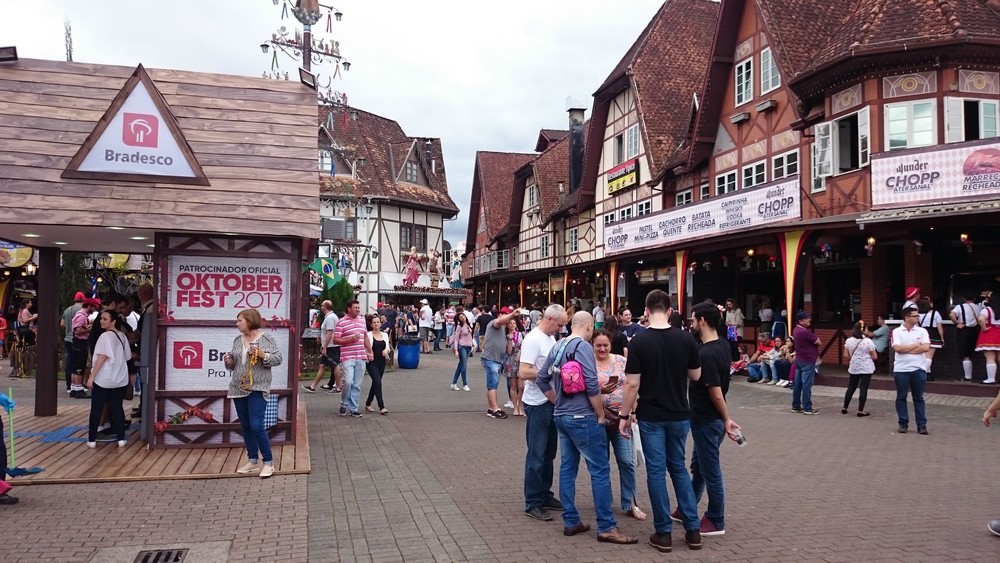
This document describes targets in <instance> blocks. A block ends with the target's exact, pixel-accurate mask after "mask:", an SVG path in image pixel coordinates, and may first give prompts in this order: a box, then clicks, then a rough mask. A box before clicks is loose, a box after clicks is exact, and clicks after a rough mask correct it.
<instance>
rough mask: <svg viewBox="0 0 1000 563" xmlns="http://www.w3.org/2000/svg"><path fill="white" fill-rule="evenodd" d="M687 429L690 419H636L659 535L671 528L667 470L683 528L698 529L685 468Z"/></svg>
mask: <svg viewBox="0 0 1000 563" xmlns="http://www.w3.org/2000/svg"><path fill="white" fill-rule="evenodd" d="M690 428H691V421H690V420H673V421H664V422H644V421H642V420H640V421H639V438H640V439H641V440H642V451H643V453H644V454H645V456H646V488H647V489H648V490H649V502H650V505H651V506H652V508H653V528H654V529H655V530H656V533H658V534H669V533H670V530H671V523H670V495H669V494H668V493H667V472H668V471H669V472H670V481H671V482H672V483H673V485H674V495H676V496H677V508H678V509H680V513H681V519H682V520H683V521H684V529H685V530H697V529H698V528H699V527H700V521H699V520H698V501H697V499H695V496H694V489H693V488H692V487H691V475H690V474H689V473H688V471H687V468H686V467H684V445H685V443H686V442H687V435H688V430H690Z"/></svg>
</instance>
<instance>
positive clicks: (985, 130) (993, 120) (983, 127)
mask: <svg viewBox="0 0 1000 563" xmlns="http://www.w3.org/2000/svg"><path fill="white" fill-rule="evenodd" d="M996 136H997V102H988V101H986V100H983V101H981V102H979V138H980V139H991V138H993V137H996Z"/></svg>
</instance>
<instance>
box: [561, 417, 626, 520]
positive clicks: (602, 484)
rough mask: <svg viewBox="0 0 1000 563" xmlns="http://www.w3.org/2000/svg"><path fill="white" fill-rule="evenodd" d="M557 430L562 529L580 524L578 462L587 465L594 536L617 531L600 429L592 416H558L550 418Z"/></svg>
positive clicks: (606, 441) (601, 429) (603, 441)
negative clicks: (594, 528)
mask: <svg viewBox="0 0 1000 563" xmlns="http://www.w3.org/2000/svg"><path fill="white" fill-rule="evenodd" d="M553 420H555V423H556V428H558V429H559V442H560V444H562V459H561V461H560V463H559V499H560V500H561V501H562V505H563V526H565V527H567V528H571V527H573V526H577V525H579V524H581V522H580V512H579V511H578V510H577V509H576V504H575V501H576V474H577V472H579V470H580V458H581V457H583V459H584V460H585V461H586V462H587V471H589V472H590V490H591V492H592V493H593V495H594V512H596V513H597V533H598V534H606V533H608V532H610V531H612V530H614V529H615V528H617V527H618V522H617V521H615V511H614V510H612V508H611V502H612V500H611V465H610V464H609V463H608V449H607V448H608V445H607V444H608V439H607V435H606V433H605V432H606V431H605V430H604V426H603V425H601V424H597V416H596V415H593V414H591V415H587V416H581V415H562V416H556V417H553Z"/></svg>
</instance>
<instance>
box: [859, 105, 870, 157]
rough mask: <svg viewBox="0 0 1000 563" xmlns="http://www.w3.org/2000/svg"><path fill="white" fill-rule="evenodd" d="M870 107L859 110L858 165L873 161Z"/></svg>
mask: <svg viewBox="0 0 1000 563" xmlns="http://www.w3.org/2000/svg"><path fill="white" fill-rule="evenodd" d="M868 113H869V110H868V108H864V109H862V110H861V111H859V112H858V165H859V166H867V165H868V163H869V162H871V142H870V139H871V134H872V132H871V125H870V123H871V122H870V120H869V119H868V117H869V116H868Z"/></svg>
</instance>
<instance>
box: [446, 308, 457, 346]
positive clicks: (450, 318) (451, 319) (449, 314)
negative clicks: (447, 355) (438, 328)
mask: <svg viewBox="0 0 1000 563" xmlns="http://www.w3.org/2000/svg"><path fill="white" fill-rule="evenodd" d="M444 327H445V328H444V330H445V335H446V336H447V342H451V335H452V334H454V332H455V304H454V303H452V304H449V305H448V308H447V309H445V310H444Z"/></svg>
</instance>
